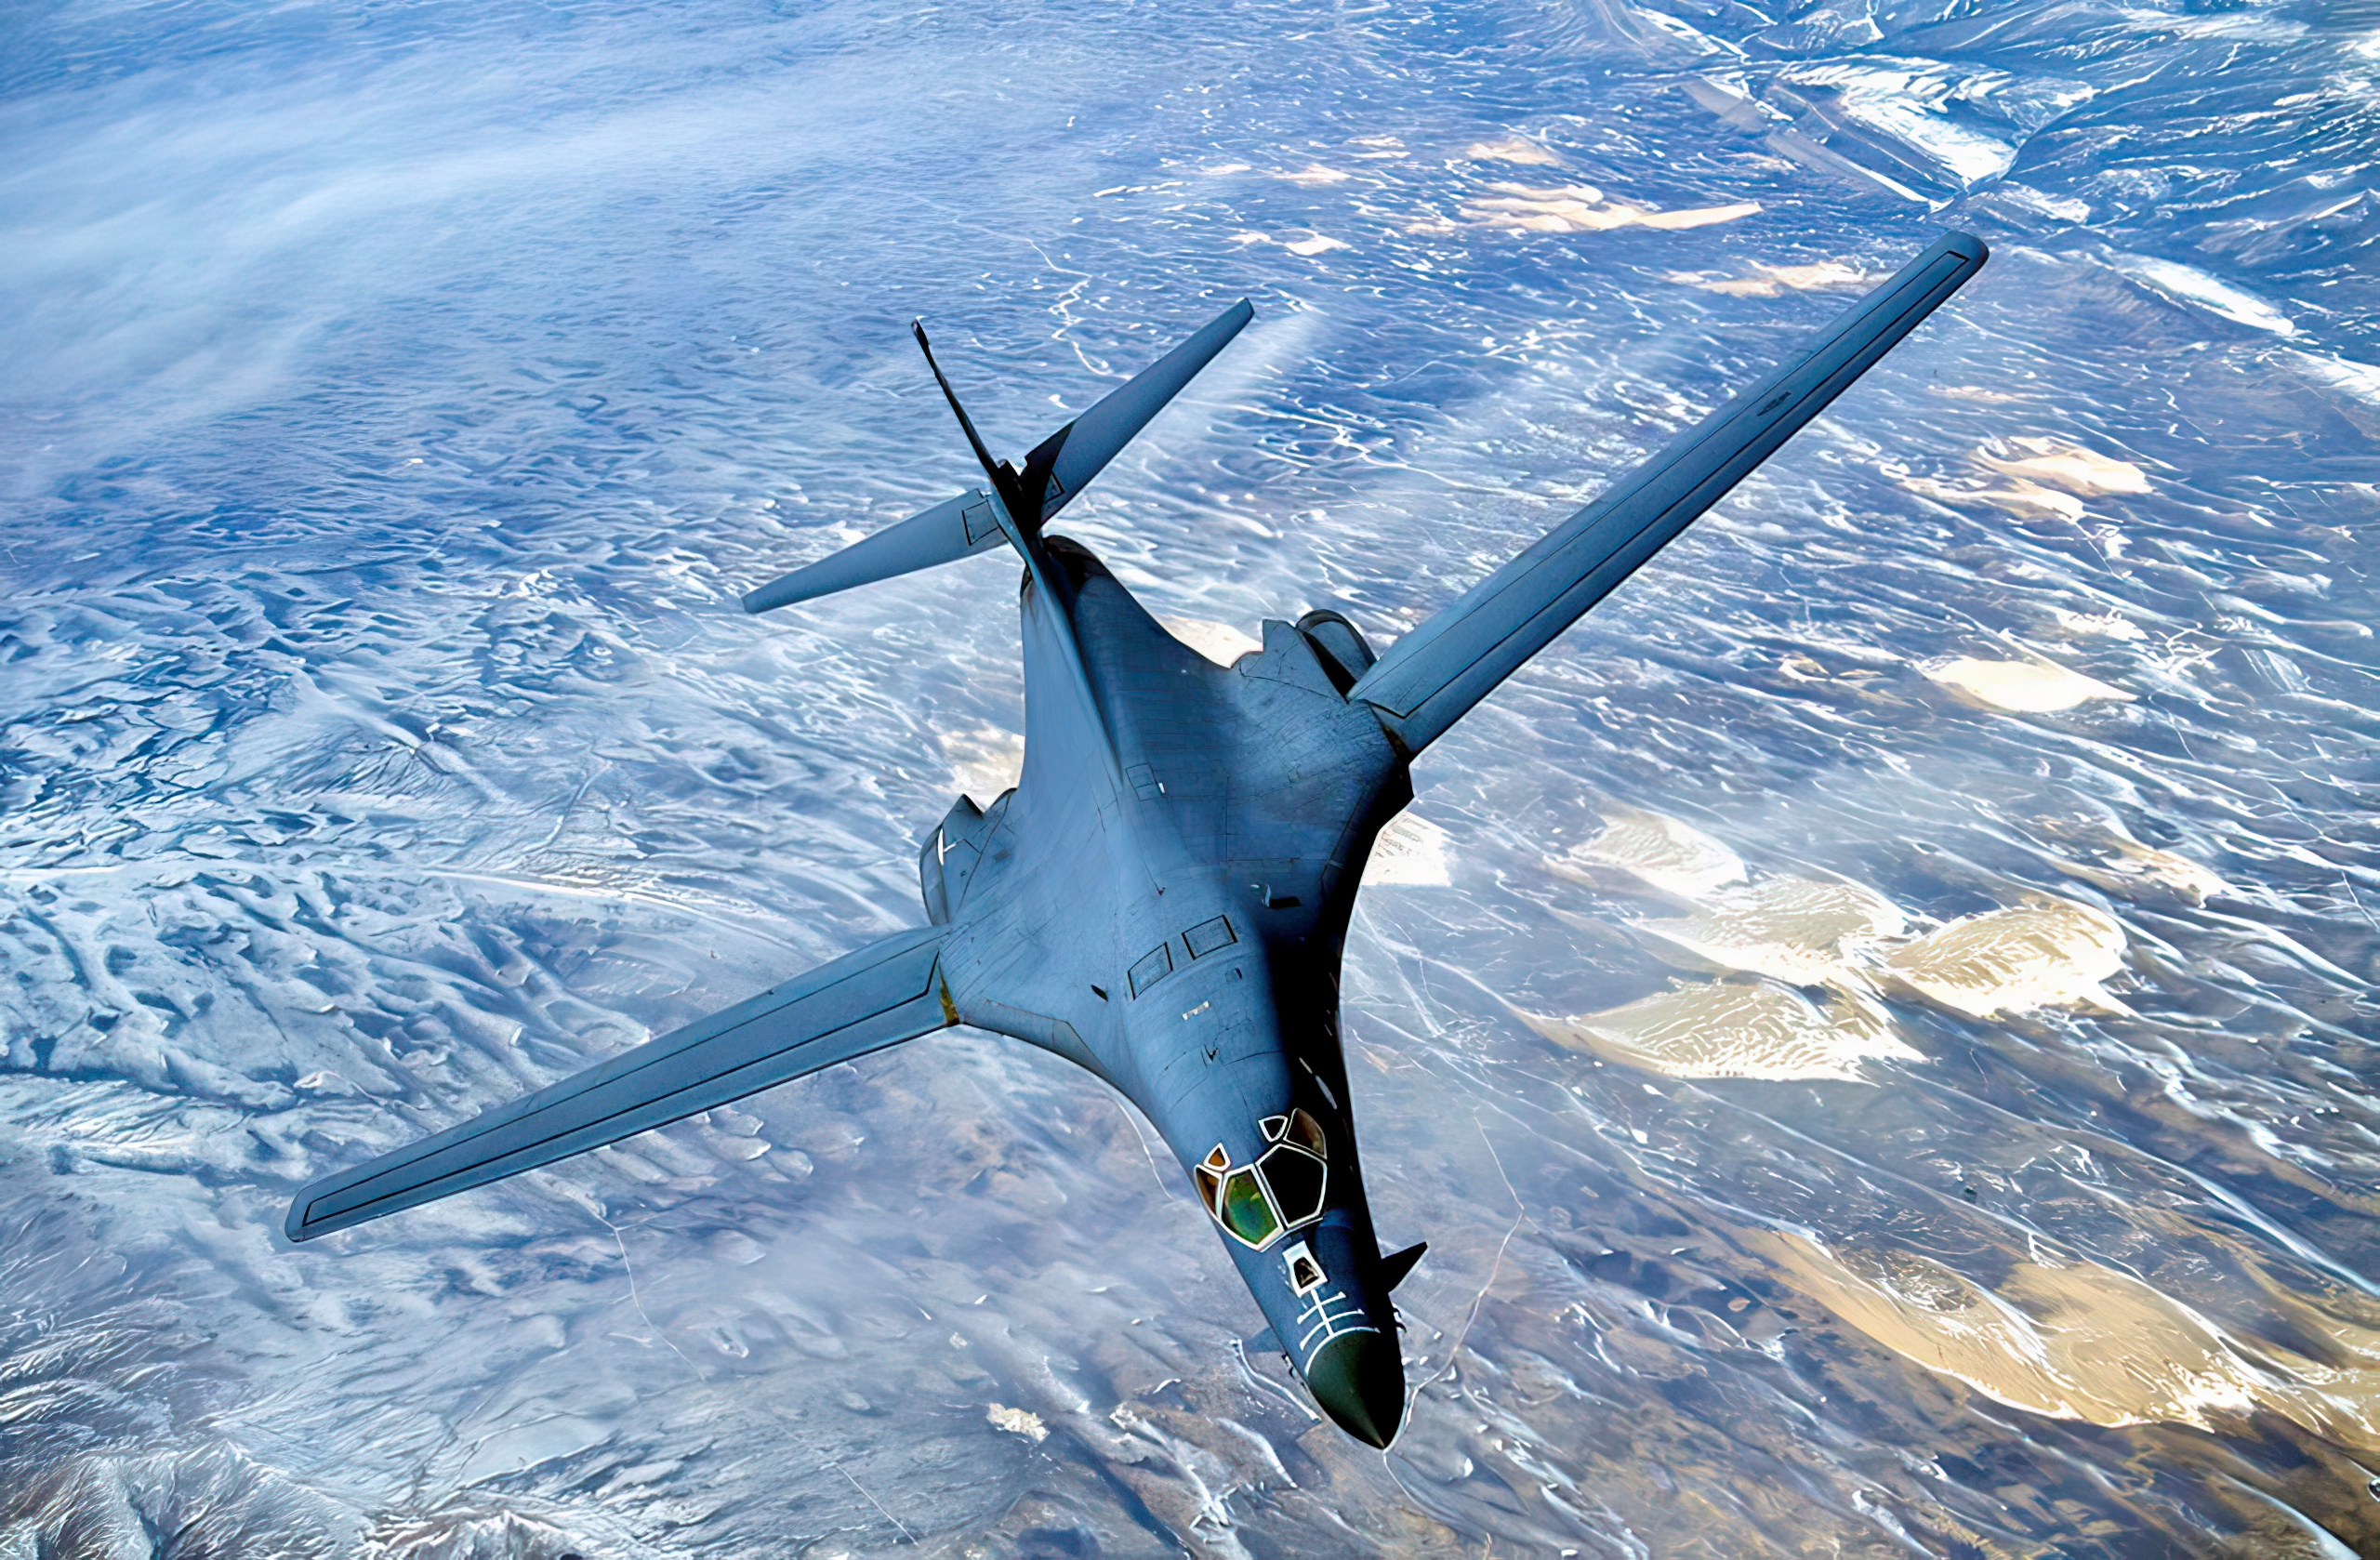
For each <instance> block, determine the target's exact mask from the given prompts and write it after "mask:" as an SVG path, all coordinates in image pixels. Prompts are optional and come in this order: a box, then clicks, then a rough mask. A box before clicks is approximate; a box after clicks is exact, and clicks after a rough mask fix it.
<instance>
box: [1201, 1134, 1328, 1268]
mask: <svg viewBox="0 0 2380 1560" xmlns="http://www.w3.org/2000/svg"><path fill="white" fill-rule="evenodd" d="M1257 1130H1259V1131H1260V1132H1262V1133H1263V1138H1264V1142H1265V1144H1267V1146H1266V1148H1265V1149H1264V1151H1263V1153H1261V1154H1259V1155H1258V1156H1257V1157H1256V1158H1255V1160H1254V1162H1253V1163H1251V1164H1246V1165H1240V1166H1237V1167H1235V1166H1234V1165H1233V1164H1232V1162H1231V1151H1230V1150H1229V1149H1227V1148H1225V1147H1224V1146H1223V1144H1215V1146H1214V1147H1213V1148H1212V1149H1210V1150H1209V1151H1208V1154H1207V1157H1205V1158H1204V1159H1202V1160H1200V1161H1199V1162H1198V1164H1197V1167H1196V1168H1195V1169H1194V1170H1192V1171H1191V1175H1192V1178H1193V1179H1194V1180H1196V1181H1197V1183H1198V1197H1199V1200H1200V1201H1202V1202H1204V1203H1205V1204H1206V1205H1207V1211H1208V1212H1209V1213H1211V1214H1212V1215H1214V1218H1215V1222H1216V1223H1220V1224H1221V1225H1223V1228H1224V1229H1226V1230H1229V1231H1230V1232H1231V1233H1232V1235H1233V1236H1234V1237H1236V1239H1238V1240H1240V1241H1242V1242H1243V1243H1245V1244H1247V1245H1250V1246H1253V1247H1255V1248H1257V1249H1259V1250H1262V1249H1263V1248H1264V1247H1266V1246H1268V1245H1270V1244H1271V1243H1272V1241H1273V1239H1274V1237H1276V1236H1278V1235H1280V1234H1281V1233H1282V1232H1283V1231H1284V1230H1293V1229H1296V1228H1297V1227H1298V1226H1299V1225H1301V1224H1310V1223H1313V1222H1314V1221H1315V1220H1316V1219H1319V1218H1321V1217H1322V1205H1323V1201H1324V1194H1325V1193H1326V1192H1327V1191H1328V1190H1329V1181H1330V1170H1329V1138H1328V1137H1327V1136H1326V1135H1325V1134H1324V1132H1323V1130H1322V1123H1321V1122H1319V1121H1317V1120H1316V1119H1315V1118H1314V1117H1313V1115H1312V1114H1311V1113H1309V1112H1307V1111H1305V1110H1303V1109H1298V1110H1292V1111H1290V1112H1289V1114H1287V1115H1285V1116H1268V1117H1264V1118H1263V1120H1262V1121H1260V1122H1258V1123H1257Z"/></svg>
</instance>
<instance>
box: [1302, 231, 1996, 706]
mask: <svg viewBox="0 0 2380 1560" xmlns="http://www.w3.org/2000/svg"><path fill="white" fill-rule="evenodd" d="M1988 258H1990V251H1989V250H1988V249H1986V248H1985V247H1984V245H1983V242H1982V240H1980V239H1977V238H1975V237H1973V236H1971V235H1969V234H1966V233H1952V234H1950V236H1948V237H1946V238H1944V239H1942V240H1941V241H1940V242H1938V243H1937V244H1935V245H1933V246H1932V247H1931V248H1928V249H1927V250H1926V251H1925V252H1924V254H1922V255H1920V256H1918V257H1917V258H1915V259H1914V260H1911V262H1910V263H1909V264H1908V265H1906V266H1904V267H1903V268H1902V269H1901V270H1900V271H1899V272H1898V273H1897V275H1895V276H1894V277H1893V278H1892V279H1891V280H1890V281H1888V282H1886V283H1884V284H1883V285H1882V286H1879V287H1878V288H1876V289H1875V290H1874V291H1873V292H1871V293H1870V294H1869V295H1868V296H1867V297H1864V298H1862V299H1860V300H1859V301H1858V303H1856V304H1854V305H1852V306H1851V308H1849V309H1848V310H1846V311H1844V313H1843V314H1842V315H1841V316H1840V317H1839V318H1837V319H1836V321H1835V322H1834V324H1832V325H1831V326H1829V327H1828V328H1827V330H1826V332H1825V333H1824V334H1823V335H1821V336H1820V337H1818V340H1817V341H1815V342H1814V343H1812V344H1811V346H1810V347H1809V349H1808V350H1805V351H1804V352H1802V353H1801V354H1800V355H1798V356H1796V357H1794V358H1792V359H1791V360H1789V361H1788V362H1787V363H1786V364H1784V366H1782V367H1780V368H1778V370H1777V372H1776V373H1774V374H1772V375H1770V376H1769V377H1767V378H1765V379H1764V380H1762V381H1761V382H1760V383H1759V384H1758V385H1756V386H1754V387H1753V388H1752V390H1747V391H1746V392H1744V393H1743V394H1741V395H1739V396H1737V397H1736V398H1735V399H1734V400H1732V401H1730V402H1728V403H1726V405H1724V406H1722V407H1720V408H1719V409H1718V410H1717V411H1715V412H1713V413H1712V415H1711V416H1708V417H1705V418H1704V419H1703V420H1702V421H1701V422H1700V423H1699V424H1698V425H1697V426H1696V427H1694V428H1692V429H1690V430H1687V431H1686V433H1684V434H1682V435H1681V436H1679V437H1678V438H1677V439H1676V440H1675V441H1674V442H1673V443H1671V444H1670V445H1669V447H1668V448H1666V449H1664V450H1662V451H1661V452H1660V453H1659V455H1656V456H1653V457H1652V458H1651V459H1649V460H1647V461H1646V462H1645V463H1644V464H1643V465H1641V466H1638V467H1637V468H1635V469H1633V470H1632V471H1630V472H1629V473H1628V474H1627V475H1625V476H1623V477H1621V478H1620V480H1619V481H1618V482H1615V483H1612V485H1611V486H1610V487H1609V488H1608V489H1607V490H1606V491H1605V492H1604V493H1603V494H1602V495H1601V496H1598V497H1597V498H1596V499H1595V501H1594V502H1593V503H1592V504H1589V505H1588V506H1587V507H1586V508H1585V509H1580V511H1579V512H1578V513H1577V514H1575V515H1573V516H1571V517H1570V518H1569V519H1568V520H1567V521H1565V522H1562V523H1561V524H1560V525H1558V526H1556V527H1554V529H1553V530H1552V531H1550V532H1548V533H1546V534H1545V535H1543V536H1541V537H1540V538H1539V539H1538V540H1537V541H1536V542H1535V543H1533V544H1532V545H1531V546H1530V547H1529V548H1528V549H1527V550H1525V551H1523V552H1522V553H1520V554H1519V556H1517V557H1515V558H1514V559H1513V560H1512V561H1511V562H1508V563H1506V564H1505V565H1504V566H1503V567H1502V568H1501V569H1498V570H1497V571H1496V572H1495V573H1494V574H1492V575H1488V577H1487V578H1486V579H1484V580H1482V581H1480V583H1479V584H1478V585H1476V586H1474V588H1472V589H1471V590H1469V591H1468V592H1466V593H1465V594H1464V595H1463V596H1462V597H1461V598H1460V599H1459V600H1457V601H1456V602H1453V603H1452V604H1451V605H1449V606H1448V607H1447V608H1445V609H1444V610H1443V611H1441V612H1440V613H1438V615H1436V616H1435V617H1433V618H1431V619H1430V620H1429V621H1428V622H1426V623H1424V624H1422V625H1421V627H1420V628H1416V629H1415V630H1414V631H1413V632H1411V633H1409V634H1408V635H1406V636H1405V637H1404V638H1403V639H1400V640H1398V641H1396V642H1395V644H1394V645H1392V646H1390V647H1389V651H1388V653H1387V654H1384V655H1382V657H1381V658H1380V660H1379V661H1378V662H1377V663H1376V664H1375V665H1374V666H1373V667H1372V668H1371V669H1370V670H1369V671H1368V672H1366V673H1365V674H1364V676H1363V678H1362V680H1361V681H1358V682H1356V684H1355V687H1354V688H1353V689H1352V690H1350V692H1349V696H1350V697H1351V698H1360V699H1363V700H1365V701H1367V702H1369V704H1371V705H1372V706H1373V707H1375V708H1376V709H1378V710H1379V711H1380V715H1381V721H1382V724H1383V725H1385V726H1387V727H1388V729H1389V730H1390V731H1391V732H1392V733H1393V734H1395V736H1396V738H1397V739H1398V740H1399V741H1400V742H1402V743H1403V744H1404V745H1405V747H1406V748H1407V750H1408V751H1410V752H1417V753H1418V752H1420V751H1421V749H1422V748H1423V747H1428V746H1429V745H1430V744H1431V743H1432V742H1434V741H1435V740H1436V739H1437V738H1438V737H1440V736H1442V735H1444V734H1445V733H1446V731H1447V729H1448V727H1449V726H1452V725H1453V724H1454V723H1455V721H1458V720H1460V719H1461V717H1462V715H1463V714H1464V712H1465V711H1467V710H1469V709H1470V708H1471V707H1472V706H1473V705H1474V704H1477V703H1478V702H1479V701H1480V700H1481V699H1483V698H1485V697H1486V696H1487V695H1488V694H1489V693H1491V692H1492V691H1493V690H1494V689H1495V687H1496V685H1497V684H1498V683H1500V682H1501V681H1504V679H1505V678H1507V677H1509V676H1511V675H1512V674H1513V673H1514V671H1515V670H1517V669H1519V668H1520V666H1521V664H1522V663H1523V662H1525V661H1527V659H1528V658H1529V657H1530V656H1532V655H1534V654H1537V653H1538V652H1539V651H1540V650H1542V649H1544V648H1545V646H1546V645H1547V644H1549V643H1551V642H1552V641H1553V640H1554V636H1555V635H1557V634H1559V633H1560V632H1561V631H1562V630H1563V629H1565V628H1568V627H1569V626H1570V625H1571V624H1572V623H1575V622H1577V621H1578V619H1579V618H1580V615H1582V614H1584V613H1585V612H1586V610H1587V609H1588V608H1589V607H1592V606H1593V605H1594V604H1595V603H1596V602H1599V601H1601V600H1602V599H1603V598H1604V597H1605V595H1607V593H1609V592H1610V590H1611V589H1612V588H1614V587H1615V586H1617V585H1619V584H1620V581H1622V580H1624V579H1626V578H1627V577H1628V576H1629V575H1632V574H1633V573H1634V572H1635V571H1636V569H1637V568H1638V567H1639V566H1640V565H1641V564H1643V563H1644V562H1645V561H1646V559H1648V558H1650V557H1652V556H1653V554H1654V553H1656V552H1659V550H1660V549H1662V548H1663V547H1664V546H1666V545H1667V544H1668V543H1669V542H1670V541H1671V540H1672V539H1673V538H1674V537H1675V536H1676V535H1678V533H1680V532H1681V531H1684V530H1685V529H1686V526H1687V525H1689V524H1691V523H1692V522H1694V520H1695V519H1696V518H1697V517H1698V516H1699V515H1700V514H1701V513H1702V512H1703V511H1704V510H1705V509H1709V508H1710V507H1711V506H1712V504H1714V503H1716V502H1718V501H1719V499H1720V498H1722V497H1724V496H1726V493H1727V490H1728V489H1730V488H1732V487H1734V486H1735V485H1736V483H1739V482H1741V481H1742V480H1743V479H1744V477H1745V476H1746V475H1747V474H1748V473H1749V472H1750V471H1751V470H1752V468H1753V467H1755V466H1758V465H1759V464H1760V463H1761V462H1762V461H1764V460H1765V459H1767V458H1768V457H1769V456H1771V455H1773V454H1775V453H1776V451H1777V449H1778V446H1779V445H1780V444H1782V443H1785V441H1786V440H1787V439H1789V438H1791V437H1792V435H1793V434H1794V433H1795V432H1796V431H1798V430H1800V429H1801V427H1802V426H1803V425H1804V424H1805V423H1806V422H1808V421H1809V420H1810V419H1811V418H1812V417H1815V416H1818V414H1819V413H1820V412H1822V411H1824V410H1825V409H1826V406H1827V404H1828V403H1830V402H1831V401H1832V400H1833V399H1834V398H1835V397H1836V396H1837V395H1839V394H1841V393H1842V392H1843V390H1845V387H1847V386H1848V385H1849V384H1850V383H1851V382H1852V381H1853V380H1854V379H1857V378H1858V377H1859V376H1860V375H1862V374H1864V373H1866V372H1867V371H1868V370H1869V369H1870V368H1871V367H1872V366H1874V365H1875V364H1876V362H1877V360H1879V359H1881V358H1882V357H1883V356H1884V354H1885V353H1886V352H1888V351H1890V350H1892V349H1893V347H1894V346H1895V345H1896V344H1897V343H1898V342H1899V340H1900V338H1901V337H1904V336H1906V335H1908V334H1909V333H1910V331H1911V329H1913V328H1914V327H1915V326H1916V324H1918V322H1919V321H1921V320H1923V319H1924V318H1925V316H1926V315H1928V314H1930V313H1932V312H1933V311H1935V309H1936V308H1937V307H1938V306H1939V305H1940V304H1941V303H1942V301H1943V300H1944V299H1945V298H1948V297H1950V295H1951V294H1952V293H1954V292H1956V291H1958V290H1959V288H1960V287H1961V286H1963V285H1964V284H1965V283H1966V281H1967V279H1968V278H1969V277H1971V276H1973V275H1974V274H1975V273H1976V272H1977V271H1980V270H1981V269H1982V268H1983V263H1984V261H1985V260H1986V259H1988Z"/></svg>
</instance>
